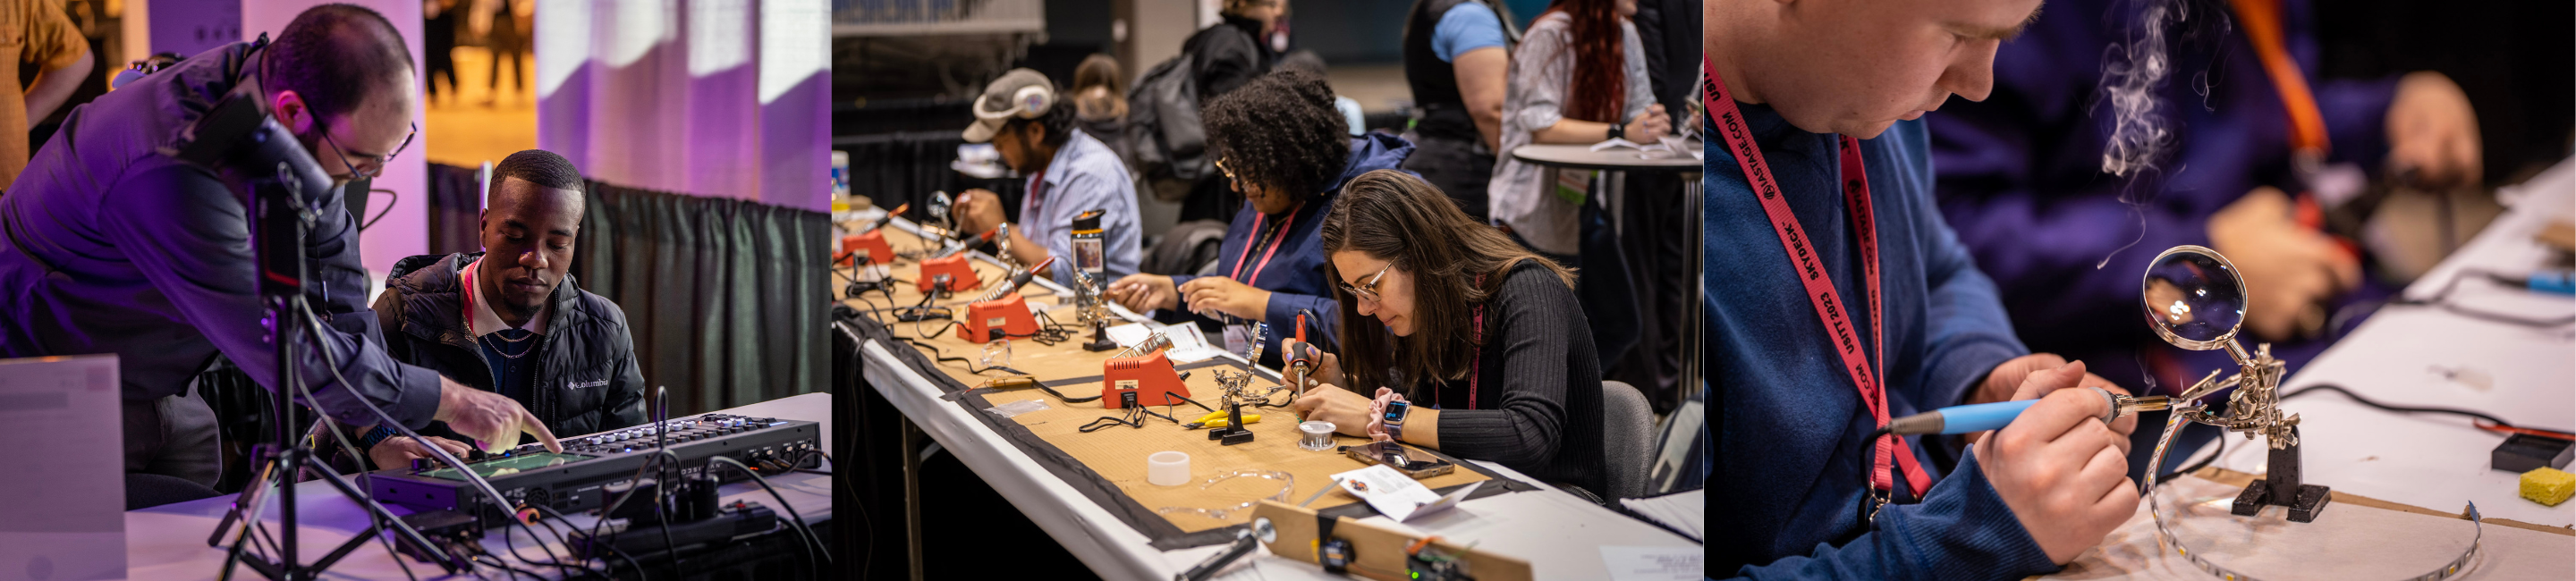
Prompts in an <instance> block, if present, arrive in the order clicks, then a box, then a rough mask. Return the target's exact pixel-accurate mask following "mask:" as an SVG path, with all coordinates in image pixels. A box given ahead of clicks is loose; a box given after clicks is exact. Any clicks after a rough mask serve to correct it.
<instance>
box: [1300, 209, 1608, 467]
mask: <svg viewBox="0 0 2576 581" xmlns="http://www.w3.org/2000/svg"><path fill="white" fill-rule="evenodd" d="M1323 237H1324V252H1325V255H1326V256H1328V257H1330V262H1329V263H1328V267H1327V268H1326V274H1327V275H1328V276H1331V277H1332V278H1333V280H1335V281H1337V283H1338V284H1337V285H1336V290H1335V291H1334V297H1335V298H1337V299H1339V300H1340V307H1341V308H1340V312H1339V314H1338V316H1337V318H1338V320H1337V321H1336V322H1337V323H1338V325H1339V326H1340V328H1341V331H1342V334H1341V340H1342V344H1341V349H1340V350H1339V353H1338V356H1336V355H1335V354H1321V353H1319V352H1318V351H1313V350H1309V351H1306V353H1308V354H1310V357H1312V356H1315V355H1320V357H1317V358H1319V359H1321V361H1322V365H1319V366H1317V370H1316V372H1315V375H1314V378H1315V379H1316V381H1318V382H1320V383H1322V384H1324V385H1322V386H1320V387H1318V388H1316V389H1312V390H1309V391H1307V392H1306V394H1305V395H1304V396H1301V397H1299V398H1297V402H1296V409H1297V411H1298V412H1299V413H1300V414H1303V416H1304V417H1305V418H1306V419H1308V420H1323V421H1328V422H1332V423H1333V425H1334V426H1335V428H1336V429H1337V430H1339V431H1340V432H1342V433H1344V434H1350V435H1354V436H1366V437H1372V438H1379V439H1393V440H1398V441H1402V442H1404V443H1406V444H1410V445H1415V446H1421V447H1425V448H1436V449H1439V450H1441V451H1443V452H1447V453H1449V454H1450V455H1453V456H1457V457H1460V458H1467V459H1474V460H1487V461H1493V462H1496V463H1500V464H1502V465H1504V466H1507V467H1510V468H1511V469H1513V470H1518V471H1520V472H1521V473H1523V474H1528V475H1530V476H1531V477H1534V478H1538V479H1541V480H1545V481H1549V482H1554V483H1560V484H1571V485H1573V486H1576V487H1580V488H1582V489H1584V490H1585V491H1586V492H1594V493H1598V492H1601V491H1603V490H1604V487H1605V486H1606V485H1607V481H1606V476H1605V474H1607V470H1606V469H1605V468H1604V467H1603V464H1602V421H1603V420H1602V396H1601V365H1600V362H1599V361H1597V360H1596V356H1595V355H1594V353H1593V350H1592V333H1591V331H1590V330H1589V329H1590V327H1588V326H1587V325H1585V324H1584V320H1583V307H1582V305H1580V304H1577V303H1576V302H1575V295H1574V273H1573V272H1571V271H1568V270H1566V269H1565V268H1564V267H1561V266H1558V265H1557V264H1556V263H1555V262H1551V261H1549V260H1547V259H1545V258H1541V257H1539V255H1537V254H1535V253H1532V252H1530V251H1529V250H1528V249H1526V248H1523V247H1522V246H1521V245H1519V244H1517V243H1514V242H1512V240H1511V238H1510V237H1508V236H1506V235H1504V234H1503V233H1502V232H1501V231H1500V230H1496V229H1494V228H1493V227H1491V226H1486V225H1484V224H1480V223H1477V222H1476V220H1475V219H1474V218H1470V217H1468V216H1467V213H1466V212H1462V211H1459V210H1458V207H1457V205H1456V204H1455V203H1452V202H1450V201H1449V198H1448V197H1447V196H1445V195H1442V194H1441V193H1440V191H1439V190H1437V189H1434V188H1432V187H1431V185H1430V184H1427V183H1423V181H1422V180H1421V179H1419V178H1415V177H1413V176H1410V175H1405V174H1401V173H1396V172H1391V171H1376V172H1369V173H1367V174H1364V175H1361V176H1360V177H1359V178H1358V179H1354V180H1351V183H1350V184H1348V185H1345V186H1343V188H1342V196H1341V199H1340V200H1337V201H1336V203H1335V205H1334V207H1333V211H1332V213H1331V214H1328V215H1326V216H1325V218H1324V224H1323ZM1289 348H1290V349H1311V348H1309V347H1307V346H1304V345H1295V344H1292V345H1290V346H1289ZM1336 386H1339V387H1336Z"/></svg>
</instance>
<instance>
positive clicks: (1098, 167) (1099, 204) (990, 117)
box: [951, 69, 1144, 286]
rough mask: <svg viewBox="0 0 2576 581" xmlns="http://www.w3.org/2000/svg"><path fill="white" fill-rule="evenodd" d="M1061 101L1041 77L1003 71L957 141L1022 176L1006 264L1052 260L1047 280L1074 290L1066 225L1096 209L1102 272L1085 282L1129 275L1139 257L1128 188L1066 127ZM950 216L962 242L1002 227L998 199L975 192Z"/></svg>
mask: <svg viewBox="0 0 2576 581" xmlns="http://www.w3.org/2000/svg"><path fill="white" fill-rule="evenodd" d="M1064 101H1065V99H1063V98H1062V97H1061V96H1060V95H1058V94H1057V93H1056V90H1055V83H1054V82H1051V81H1048V80H1047V78H1046V75H1043V74H1039V73H1038V72H1037V71H1033V70H1029V69H1011V71H1010V72H1007V73H1003V74H1002V77H1001V78H999V79H994V80H993V83H992V84H990V85H986V86H985V88H984V95H983V96H981V97H977V98H976V99H975V106H974V111H975V124H974V125H973V126H970V127H967V128H966V133H965V138H966V142H967V143H992V144H993V149H995V150H997V151H998V152H1000V153H1001V156H1002V163H1003V165H1008V166H1010V167H1011V170H1012V171H1016V172H1019V173H1020V174H1021V175H1025V176H1028V194H1027V195H1026V196H1023V197H1022V198H1021V199H1020V223H1019V224H1016V225H1013V226H1012V227H1011V235H1010V239H1009V240H1008V241H1007V245H1008V248H1009V249H1010V252H1009V253H1008V254H1010V256H1008V257H1006V258H1008V259H1010V260H1011V261H1012V262H1014V263H1017V264H1021V265H1031V264H1037V263H1038V262H1039V261H1042V260H1046V258H1047V257H1048V256H1055V257H1056V258H1057V260H1056V261H1055V265H1054V266H1053V267H1051V268H1050V269H1049V272H1048V276H1049V277H1051V278H1054V279H1055V281H1056V282H1058V283H1061V284H1064V285H1067V286H1071V285H1073V284H1076V283H1075V279H1074V271H1075V268H1076V265H1075V264H1074V254H1073V239H1072V238H1071V237H1070V235H1071V233H1072V230H1073V219H1074V217H1076V216H1079V215H1081V214H1082V213H1084V212H1089V211H1092V210H1100V211H1101V216H1100V228H1101V231H1102V232H1101V237H1102V239H1103V240H1102V241H1103V244H1102V251H1103V254H1104V255H1105V256H1104V259H1105V260H1104V262H1105V263H1106V268H1105V269H1104V270H1105V271H1106V273H1105V274H1104V275H1103V276H1101V277H1100V278H1099V279H1098V280H1094V281H1093V284H1104V283H1107V282H1108V281H1112V280H1117V279H1118V278H1119V277H1123V276H1127V275H1129V274H1134V273H1135V272H1136V263H1137V262H1138V261H1139V260H1141V259H1142V258H1143V255H1144V249H1143V245H1144V234H1143V232H1142V231H1141V230H1139V227H1138V222H1137V218H1136V184H1135V180H1134V179H1131V178H1129V177H1128V174H1127V165H1126V164H1125V163H1123V162H1120V161H1119V159H1118V154H1117V153H1116V152H1113V151H1111V150H1110V149H1109V145H1108V144H1105V143H1101V142H1100V140H1099V139H1096V138H1093V137H1092V136H1091V135H1089V134H1085V133H1083V132H1082V131H1081V130H1079V129H1075V128H1074V109H1075V107H1074V106H1073V105H1072V104H1071V103H1066V102H1064ZM951 213H952V214H954V215H955V216H956V217H957V227H958V229H959V230H960V231H961V232H962V233H963V234H965V235H969V236H972V235H977V234H982V233H985V232H990V231H992V230H993V229H994V228H997V227H1000V226H1001V225H1003V224H1004V223H1005V221H1006V220H1005V218H1004V216H1003V213H1002V197H1001V195H999V194H995V193H993V192H991V191H987V190H982V189H973V190H966V192H965V193H963V194H959V195H958V196H957V202H956V205H955V209H953V210H951Z"/></svg>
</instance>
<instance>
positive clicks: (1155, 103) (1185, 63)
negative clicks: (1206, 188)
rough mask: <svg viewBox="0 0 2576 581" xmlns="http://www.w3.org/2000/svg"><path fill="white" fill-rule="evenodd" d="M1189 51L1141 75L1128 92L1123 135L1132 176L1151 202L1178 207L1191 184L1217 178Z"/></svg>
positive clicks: (1188, 193)
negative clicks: (1125, 123) (1192, 72)
mask: <svg viewBox="0 0 2576 581" xmlns="http://www.w3.org/2000/svg"><path fill="white" fill-rule="evenodd" d="M1192 64H1193V59H1192V58H1191V56H1190V54H1189V53H1187V52H1183V53H1181V55H1180V56H1176V57H1172V59H1171V60H1167V61H1163V63H1162V64H1158V65H1154V68H1152V69H1150V70H1147V71H1145V77H1144V78H1143V79H1141V80H1138V81H1136V86H1135V88H1132V89H1128V90H1127V131H1126V135H1124V136H1122V139H1124V140H1125V141H1126V142H1127V144H1126V145H1127V147H1126V149H1127V151H1128V152H1129V153H1130V154H1131V155H1133V156H1134V157H1133V159H1132V160H1131V161H1132V162H1133V165H1134V167H1135V170H1136V177H1137V178H1138V179H1139V180H1140V181H1142V182H1144V184H1145V185H1146V186H1147V187H1146V188H1143V189H1146V190H1149V191H1151V192H1153V196H1154V199H1157V200H1162V201H1165V202H1178V201H1181V200H1182V199H1185V198H1188V197H1189V196H1190V189H1191V186H1192V185H1193V184H1196V183H1198V181H1199V180H1201V179H1204V178H1206V177H1207V176H1209V175H1212V174H1214V173H1216V163H1215V161H1214V160H1211V159H1208V155H1207V127H1206V125H1205V124H1204V123H1203V122H1202V121H1200V118H1199V87H1198V82H1197V81H1196V80H1195V79H1193V78H1192V76H1191V71H1192V70H1194V68H1195V67H1193V66H1191V65H1192Z"/></svg>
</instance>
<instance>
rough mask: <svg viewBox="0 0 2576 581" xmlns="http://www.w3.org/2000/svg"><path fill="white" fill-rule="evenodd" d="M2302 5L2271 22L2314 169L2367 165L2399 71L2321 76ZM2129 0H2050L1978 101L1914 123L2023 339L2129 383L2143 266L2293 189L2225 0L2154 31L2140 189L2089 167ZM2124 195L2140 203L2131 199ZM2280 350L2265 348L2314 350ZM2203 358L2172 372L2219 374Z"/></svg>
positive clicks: (2372, 166)
mask: <svg viewBox="0 0 2576 581" xmlns="http://www.w3.org/2000/svg"><path fill="white" fill-rule="evenodd" d="M2307 4H2308V3H2307V2H2305V1H2303V0H2289V1H2288V2H2286V5H2285V6H2283V11H2282V12H2283V22H2282V28H2283V29H2284V30H2283V35H2284V36H2285V37H2287V38H2286V41H2285V44H2286V45H2287V48H2288V49H2289V51H2290V55H2291V57H2292V58H2293V60H2296V61H2298V63H2299V66H2300V68H2301V69H2302V70H2304V71H2307V72H2308V73H2309V75H2308V79H2307V81H2308V84H2309V87H2310V88H2311V90H2312V92H2313V93H2314V94H2315V95H2316V98H2317V106H2318V108H2319V109H2320V111H2321V112H2322V113H2323V114H2324V121H2325V124H2326V135H2327V136H2328V138H2329V139H2330V140H2331V141H2330V145H2329V147H2330V148H2331V157H2330V158H2329V160H2328V161H2329V162H2330V163H2334V162H2346V161H2349V162H2354V163H2357V164H2359V165H2361V167H2363V168H2364V169H2365V170H2368V171H2371V172H2373V173H2374V175H2375V173H2376V171H2377V166H2378V164H2379V163H2380V161H2381V158H2383V157H2384V156H2385V153H2386V152H2387V148H2388V145H2387V143H2386V135H2387V129H2386V128H2385V127H2384V122H2385V119H2386V115H2387V111H2388V105H2389V102H2390V101H2391V100H2392V99H2394V98H2395V95H2396V80H2395V79H2394V78H2382V79H2370V80H2328V79H2321V78H2318V77H2317V76H2316V75H2315V71H2316V70H2317V69H2318V53H2319V52H2320V51H2319V49H2318V45H2317V42H2316V35H2315V33H2314V28H2315V25H2314V19H2313V18H2312V17H2311V16H2310V14H2311V12H2312V10H2311V9H2310V7H2309V6H2308V5H2307ZM2128 5H2129V2H2127V1H2125V0H2057V1H2052V2H2050V3H2049V7H2048V9H2047V10H2044V11H2041V14H2040V17H2039V20H2038V21H2037V22H2035V23H2033V24H2032V26H2031V27H2030V29H2029V31H2028V32H2026V33H2025V34H2023V35H2022V37H2021V38H2019V39H2017V40H2014V41H2012V42H2009V43H2005V44H2004V45H2003V48H2002V49H2001V50H1999V51H1998V52H1997V53H1996V55H1995V80H1994V93H1993V94H1992V95H1990V96H1988V97H1987V99H1986V100H1985V101H1984V102H1981V103H1969V102H1965V100H1958V99H1954V100H1952V101H1951V102H1950V103H1949V104H1948V105H1946V106H1944V107H1942V109H1941V110H1940V111H1939V112H1935V113H1932V114H1931V115H1928V116H1926V117H1925V119H1926V121H1927V122H1929V123H1930V125H1931V129H1932V151H1933V157H1934V159H1935V160H1937V162H1938V163H1937V165H1939V166H1940V168H1941V172H1940V176H1939V181H1938V182H1937V191H1938V195H1939V199H1940V206H1941V211H1942V213H1943V215H1944V216H1946V217H1947V218H1948V220H1949V221H1950V224H1952V225H1954V226H1957V227H1958V232H1959V235H1960V241H1961V242H1963V243H1965V244H1966V245H1967V246H1968V249H1969V251H1970V252H1971V253H1973V254H1974V255H1975V256H1976V258H1977V264H1978V266H1979V267H1981V268H1983V269H1984V270H1985V271H1986V273H1987V274H1989V275H1991V276H1993V277H1994V280H1995V282H1996V284H1997V285H1998V286H1999V287H2000V288H2001V289H2002V291H2003V298H2004V304H2007V305H2011V306H2012V309H2011V314H2012V318H2013V321H2014V322H2015V323H2016V324H2017V328H2018V330H2019V331H2020V334H2021V336H2022V337H2023V338H2024V339H2027V340H2029V341H2030V345H2031V346H2032V347H2034V348H2036V349H2039V350H2042V351H2052V352H2057V353H2061V354H2064V355H2067V356H2069V357H2080V358H2084V359H2087V363H2090V364H2092V367H2091V368H2092V369H2093V370H2094V372H2095V373H2100V374H2102V375H2103V376H2105V377H2108V378H2110V379H2112V380H2115V381H2119V382H2121V383H2122V384H2124V385H2126V386H2128V387H2129V388H2131V389H2132V390H2135V389H2137V388H2140V387H2143V385H2142V382H2141V381H2140V380H2139V377H2138V376H2137V372H2136V371H2133V369H2134V366H2135V365H2136V362H2135V359H2136V358H2135V357H2134V356H2131V355H2129V354H2128V350H2129V349H2130V348H2133V347H2135V346H2137V345H2140V344H2148V345H2162V342H2161V341H2158V340H2157V339H2156V338H2155V336H2154V335H2153V334H2152V333H2151V331H2150V329H2148V328H2147V326H2146V325H2144V324H2139V323H2138V321H2139V315H2138V308H2139V307H2138V277H2139V274H2140V273H2143V272H2146V266H2147V261H2148V260H2150V259H2152V258H2154V257H2155V255H2156V254H2157V253H2159V252H2163V251H2164V250H2165V249H2167V248H2171V247H2173V246H2175V245H2180V244H2200V245H2207V244H2209V232H2208V229H2207V227H2206V224H2207V223H2208V220H2209V216H2210V214H2213V213H2215V212H2217V211H2218V210H2219V209H2220V208H2222V207H2225V206H2226V205H2227V204H2229V203H2231V202H2234V201H2236V200H2237V199H2238V198H2240V197H2242V196H2244V195H2245V192H2246V191H2248V190H2251V189H2254V187H2255V186H2263V185H2270V186H2276V187H2279V188H2281V189H2282V190H2283V191H2290V192H2296V191H2298V188H2296V187H2293V184H2294V183H2295V179H2294V178H2293V177H2292V175H2291V173H2290V148H2289V121H2288V113H2287V112H2286V111H2285V110H2284V108H2283V105H2282V103H2281V98H2280V96H2279V93H2278V92H2277V91H2275V90H2274V89H2273V84H2272V80H2271V78H2270V77H2269V76H2267V75H2265V74H2264V72H2263V65H2262V62H2261V60H2260V57H2259V56H2258V55H2257V53H2256V51H2255V50H2254V47H2253V46H2252V45H2251V44H2249V43H2248V42H2247V41H2246V37H2245V33H2244V31H2243V30H2242V29H2241V28H2221V26H2222V25H2221V24H2220V23H2223V22H2231V21H2233V18H2234V15H2233V14H2228V13H2225V10H2226V8H2225V4H2224V3H2213V5H2215V6H2217V7H2218V8H2217V10H2218V11H2220V12H2221V13H2220V14H2209V13H2207V12H2203V11H2194V12H2192V13H2191V15H2190V16H2191V18H2190V19H2188V20H2185V21H2184V22H2182V23H2179V24H2175V25H2172V26H2168V27H2167V28H2166V40H2167V43H2168V44H2167V48H2168V49H2169V50H2168V53H2169V54H2170V55H2171V58H2172V60H2171V61H2170V65H2169V66H2170V67H2171V72H2170V73H2169V74H2168V77H2167V78H2166V79H2165V83H2164V85H2163V87H2162V88H2161V89H2160V90H2158V91H2157V92H2156V97H2157V98H2158V99H2160V100H2161V101H2162V102H2161V103H2160V106H2159V108H2158V111H2159V112H2160V113H2161V114H2162V115H2163V116H2164V119H2165V121H2166V123H2164V124H2163V125H2162V128H2163V129H2164V130H2165V131H2167V132H2169V135H2170V138H2171V142H2170V144H2169V148H2170V149H2169V150H2168V151H2169V155H2167V156H2166V157H2164V158H2163V159H2162V160H2161V164H2159V166H2158V167H2159V168H2160V169H2159V170H2157V171H2152V172H2149V173H2147V174H2145V175H2146V178H2145V179H2141V180H2138V181H2137V182H2136V183H2132V182H2131V180H2129V179H2126V178H2121V177H2117V176H2113V175H2111V174H2108V173H2104V172H2103V171H2102V169H2101V168H2102V150H2103V145H2104V143H2105V142H2106V140H2107V138H2108V137H2109V135H2110V134H2111V133H2112V129H2111V128H2112V122H2113V120H2114V115H2113V114H2112V112H2111V110H2110V106H2109V105H2108V104H2107V103H2105V102H2104V101H2105V100H2106V97H2105V92H2104V91H2102V90H2100V87H2101V86H2102V68H2103V63H2104V62H2105V60H2106V59H2105V54H2104V52H2103V47H2107V46H2112V45H2114V44H2115V43H2118V42H2121V41H2122V40H2123V39H2126V38H2130V37H2132V36H2133V35H2135V34H2137V33H2136V32H2135V28H2136V27H2137V25H2138V23H2137V20H2138V18H2139V15H2138V14H2137V13H2136V11H2135V10H2129V9H2127V8H2129V6H2128ZM2113 62H2115V63H2116V62H2117V61H2113ZM2204 92H2205V93H2206V95H2204V94H2203V93H2204ZM2124 195H2125V196H2129V197H2133V198H2135V199H2138V200H2140V201H2141V202H2142V203H2141V204H2139V205H2136V206H2134V207H2133V206H2132V205H2131V204H2129V203H2126V202H2124V201H2123V200H2122V198H2123V196H2124ZM2123 247H2125V249H2124V248H2123ZM2106 257H2107V258H2108V259H2109V262H2108V263H2107V264H2103V261H2104V259H2105V258H2106ZM2097 264H2098V265H2100V266H2099V267H2097V266H2096V265H2097ZM2288 347H2291V346H2286V345H2276V346H2275V348H2276V351H2275V353H2276V354H2280V355H2285V356H2289V355H2297V354H2300V353H2306V352H2313V351H2315V349H2306V350H2304V351H2302V350H2298V349H2292V348H2288ZM2211 355H2212V356H2210V357H2205V358H2203V359H2206V360H2207V364H2205V365H2201V364H2195V365H2191V366H2189V369H2190V371H2187V372H2185V373H2186V374H2188V375H2191V376H2193V377H2185V378H2182V379H2184V380H2186V381H2187V380H2189V379H2193V378H2196V377H2197V376H2198V374H2199V373H2200V372H2201V371H2203V370H2206V369H2209V368H2211V366H2232V363H2228V362H2227V361H2226V356H2225V355H2223V354H2217V353H2216V352H2211Z"/></svg>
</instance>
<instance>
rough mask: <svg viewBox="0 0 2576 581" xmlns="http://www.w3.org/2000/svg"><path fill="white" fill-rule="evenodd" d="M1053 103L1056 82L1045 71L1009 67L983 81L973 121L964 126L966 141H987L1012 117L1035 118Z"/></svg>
mask: <svg viewBox="0 0 2576 581" xmlns="http://www.w3.org/2000/svg"><path fill="white" fill-rule="evenodd" d="M1054 104H1055V83H1054V82H1050V81H1048V80H1047V78H1046V75H1045V74H1041V73H1039V72H1037V71H1034V70H1030V69H1025V68H1021V69H1011V70H1010V72H1006V73H1002V77H1001V78H998V79H993V82H992V84H988V85H984V94H983V95H981V96H977V97H975V107H974V111H975V124H974V125H969V126H967V127H966V135H965V137H966V142H967V143H985V142H990V141H992V140H993V134H995V133H1000V132H1001V131H1002V124H1003V123H1007V122H1009V121H1010V120H1011V118H1013V117H1018V118H1021V119H1035V118H1037V117H1038V116H1039V115H1044V114H1046V112H1047V108H1048V107H1050V106H1053V105H1054Z"/></svg>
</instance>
